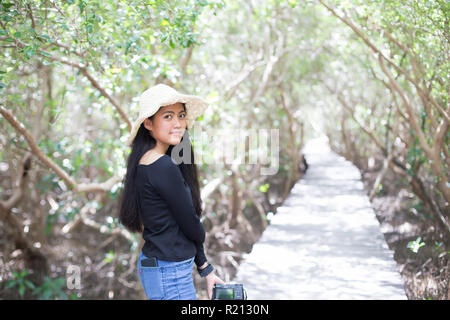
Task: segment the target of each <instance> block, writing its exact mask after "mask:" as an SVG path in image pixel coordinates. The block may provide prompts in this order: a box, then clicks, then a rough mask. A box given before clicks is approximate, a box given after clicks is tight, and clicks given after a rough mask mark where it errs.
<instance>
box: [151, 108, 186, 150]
mask: <svg viewBox="0 0 450 320" xmlns="http://www.w3.org/2000/svg"><path fill="white" fill-rule="evenodd" d="M144 127H145V128H147V129H148V130H150V131H151V135H152V136H153V138H155V140H156V147H155V148H156V149H157V151H159V152H160V153H165V152H166V150H167V148H168V147H169V145H177V144H179V143H180V142H181V138H182V137H183V135H184V132H185V131H186V110H185V109H184V107H183V104H182V103H180V102H177V103H175V104H171V105H167V106H163V107H161V108H159V110H158V112H156V113H155V114H154V115H153V120H151V119H145V120H144Z"/></svg>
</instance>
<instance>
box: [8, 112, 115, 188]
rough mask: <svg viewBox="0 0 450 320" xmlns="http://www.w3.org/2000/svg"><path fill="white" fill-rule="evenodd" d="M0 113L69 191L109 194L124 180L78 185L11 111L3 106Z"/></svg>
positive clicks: (112, 179)
mask: <svg viewBox="0 0 450 320" xmlns="http://www.w3.org/2000/svg"><path fill="white" fill-rule="evenodd" d="M0 113H1V114H2V115H3V116H4V117H5V119H6V120H7V121H8V122H9V123H10V124H11V126H12V127H13V128H14V129H15V130H16V131H17V132H19V133H20V134H21V135H23V137H24V138H25V140H27V142H28V145H29V146H30V148H31V150H32V152H33V154H34V155H35V156H36V157H37V158H38V159H39V160H40V161H41V162H42V163H44V164H45V165H46V166H47V167H48V168H49V169H51V170H52V171H53V172H55V173H56V175H57V176H58V177H60V178H61V179H62V180H63V181H64V183H65V184H66V185H67V187H68V188H69V189H71V190H72V189H73V190H74V191H75V192H107V191H109V190H110V189H111V188H112V186H113V185H114V184H116V183H118V182H120V181H121V180H122V178H121V177H117V176H113V177H111V178H110V179H108V180H107V181H105V182H103V183H89V184H85V183H80V184H78V183H77V182H76V181H75V180H73V179H72V177H70V176H69V175H67V173H66V172H65V171H64V170H62V169H61V168H60V167H59V166H58V165H57V164H56V163H55V162H53V161H52V160H51V159H49V158H48V157H47V156H46V155H45V154H44V153H43V152H42V151H41V149H40V148H39V147H38V145H37V143H36V141H35V140H34V137H33V136H32V135H31V134H30V133H29V132H28V130H26V129H25V126H24V125H23V124H22V123H20V122H19V121H18V120H16V119H15V117H14V115H13V114H12V113H11V111H9V110H7V109H5V108H4V107H3V106H0Z"/></svg>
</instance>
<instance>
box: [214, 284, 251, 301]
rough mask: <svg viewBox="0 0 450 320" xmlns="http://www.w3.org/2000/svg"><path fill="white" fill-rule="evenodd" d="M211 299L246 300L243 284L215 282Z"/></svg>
mask: <svg viewBox="0 0 450 320" xmlns="http://www.w3.org/2000/svg"><path fill="white" fill-rule="evenodd" d="M212 300H247V292H246V291H245V289H244V285H242V284H239V283H236V284H216V285H214V288H213V294H212Z"/></svg>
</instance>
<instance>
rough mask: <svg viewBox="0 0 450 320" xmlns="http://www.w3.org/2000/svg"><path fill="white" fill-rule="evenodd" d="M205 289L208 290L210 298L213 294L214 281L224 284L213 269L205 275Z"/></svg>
mask: <svg viewBox="0 0 450 320" xmlns="http://www.w3.org/2000/svg"><path fill="white" fill-rule="evenodd" d="M205 279H206V291H207V292H208V298H209V300H211V298H212V294H213V288H214V285H215V284H216V283H218V284H225V282H223V281H222V280H221V279H220V278H219V277H218V276H216V275H215V273H214V271H213V272H211V273H210V274H208V275H207V276H206V277H205Z"/></svg>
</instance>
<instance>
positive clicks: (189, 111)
mask: <svg viewBox="0 0 450 320" xmlns="http://www.w3.org/2000/svg"><path fill="white" fill-rule="evenodd" d="M177 102H181V103H185V104H186V124H187V127H188V128H191V126H192V124H193V123H194V121H195V120H196V119H197V118H198V117H199V116H201V115H202V114H203V113H204V112H205V110H206V109H207V108H208V103H207V102H206V101H205V100H203V99H202V98H200V97H198V96H194V95H188V94H181V93H179V94H177V95H176V96H175V97H171V98H169V99H166V100H164V99H162V100H160V101H159V102H158V106H157V108H155V110H156V111H149V112H148V113H144V114H142V115H140V117H139V118H138V119H136V121H135V122H134V123H133V126H132V129H131V132H130V136H129V137H128V139H127V145H128V146H130V147H131V146H132V144H133V141H134V138H135V137H136V134H137V132H138V130H139V128H140V126H141V124H142V122H144V120H145V119H147V118H148V117H151V116H152V115H154V114H155V113H157V112H158V110H159V109H160V108H161V107H164V106H168V105H171V104H175V103H177Z"/></svg>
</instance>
